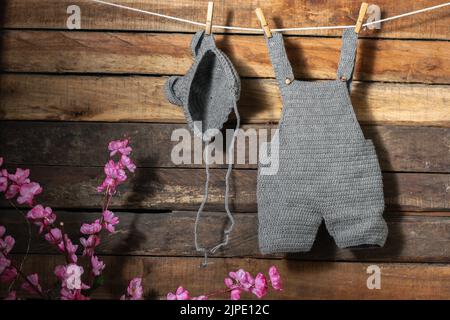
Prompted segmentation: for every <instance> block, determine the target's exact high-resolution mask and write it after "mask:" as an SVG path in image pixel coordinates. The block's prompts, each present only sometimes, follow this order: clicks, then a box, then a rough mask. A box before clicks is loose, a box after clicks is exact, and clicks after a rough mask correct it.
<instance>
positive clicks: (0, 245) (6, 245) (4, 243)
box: [0, 236, 16, 255]
mask: <svg viewBox="0 0 450 320" xmlns="http://www.w3.org/2000/svg"><path fill="white" fill-rule="evenodd" d="M15 243H16V240H14V238H13V237H11V236H6V237H5V238H4V239H0V250H1V251H3V253H4V254H5V255H7V254H8V253H10V252H11V250H12V248H13V247H14V244H15Z"/></svg>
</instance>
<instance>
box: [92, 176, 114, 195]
mask: <svg viewBox="0 0 450 320" xmlns="http://www.w3.org/2000/svg"><path fill="white" fill-rule="evenodd" d="M116 188H117V182H116V180H114V179H113V178H110V177H106V178H105V180H103V182H102V184H101V185H100V186H98V187H97V192H103V191H105V190H108V194H109V195H113V194H114V193H116Z"/></svg>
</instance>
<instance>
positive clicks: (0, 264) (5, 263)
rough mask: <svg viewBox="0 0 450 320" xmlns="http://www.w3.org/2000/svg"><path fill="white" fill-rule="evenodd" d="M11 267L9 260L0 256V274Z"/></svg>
mask: <svg viewBox="0 0 450 320" xmlns="http://www.w3.org/2000/svg"><path fill="white" fill-rule="evenodd" d="M10 265H11V260H8V259H6V258H5V257H4V256H3V255H1V256H0V274H2V273H3V271H5V269H6V268H8V267H9V266H10Z"/></svg>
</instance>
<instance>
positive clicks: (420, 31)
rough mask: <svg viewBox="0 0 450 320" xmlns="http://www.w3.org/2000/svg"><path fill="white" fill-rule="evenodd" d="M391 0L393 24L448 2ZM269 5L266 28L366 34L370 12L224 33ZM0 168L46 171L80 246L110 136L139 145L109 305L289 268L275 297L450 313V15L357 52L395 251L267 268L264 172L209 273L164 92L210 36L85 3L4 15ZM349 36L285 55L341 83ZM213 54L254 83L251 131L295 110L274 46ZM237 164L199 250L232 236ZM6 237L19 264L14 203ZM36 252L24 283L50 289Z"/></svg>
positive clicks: (244, 45)
mask: <svg viewBox="0 0 450 320" xmlns="http://www.w3.org/2000/svg"><path fill="white" fill-rule="evenodd" d="M114 2H115V3H119V4H123V5H128V6H133V7H136V8H140V9H146V10H153V11H157V12H161V13H165V14H170V15H175V16H179V17H183V18H187V19H192V20H196V21H203V20H204V17H205V14H206V1H203V0H201V1H199V0H171V1H158V0H139V1H138V0H115V1H114ZM441 2H442V1H440V0H427V1H406V0H399V1H388V0H378V1H377V3H376V4H377V5H379V6H380V7H381V9H382V15H383V17H387V16H393V15H397V14H401V13H404V12H408V11H412V10H416V9H420V8H423V7H426V6H431V5H436V4H439V3H441ZM71 4H76V5H79V6H80V7H81V14H82V25H81V27H82V30H77V31H68V30H67V29H66V19H67V16H68V15H67V13H66V10H67V7H68V6H69V5H71ZM258 5H260V6H261V7H262V8H263V9H264V11H265V12H266V15H267V18H268V20H269V23H270V25H272V26H276V27H296V26H315V25H336V24H339V25H340V24H352V23H354V22H355V18H356V16H357V13H358V10H359V5H360V2H359V1H353V0H339V1H309V0H295V1H282V0H268V1H263V2H261V3H259V1H255V0H252V1H244V2H243V1H237V0H229V1H225V0H223V1H219V0H218V1H215V8H216V9H215V23H217V24H228V25H235V26H253V27H257V26H258V23H257V21H256V17H255V16H254V13H253V10H254V9H255V8H256V7H257V6H258ZM0 6H1V8H0V15H1V17H0V19H1V26H2V32H1V38H0V40H1V42H0V68H1V70H2V73H1V75H0V119H1V125H0V154H1V155H3V156H4V157H5V158H6V165H7V166H8V167H10V168H13V167H16V166H20V167H28V168H31V170H32V179H33V180H37V181H40V182H41V183H42V185H43V186H44V188H45V192H44V194H43V195H42V196H40V197H39V199H40V200H41V201H42V202H43V203H45V204H47V205H50V206H52V207H53V208H55V209H57V210H58V212H59V214H60V216H61V217H62V219H63V220H64V221H65V222H66V228H67V230H68V232H69V233H70V234H71V235H73V236H74V237H75V238H76V237H78V228H79V225H80V222H81V221H86V220H91V219H94V218H95V217H96V216H97V215H98V213H97V212H98V209H99V204H100V201H101V197H100V196H99V195H97V194H96V192H95V186H96V185H97V184H98V183H99V182H100V179H101V175H102V166H103V164H104V162H105V161H106V159H107V154H106V152H105V151H106V150H105V147H106V145H107V142H108V141H109V140H111V139H117V138H120V137H122V136H124V135H128V136H130V137H131V139H132V141H133V146H134V148H135V154H134V156H135V159H136V162H137V165H138V170H137V172H136V174H135V175H134V176H133V177H132V178H131V179H130V181H129V182H128V183H127V184H125V185H124V186H123V188H122V189H121V192H120V196H119V197H116V198H115V199H114V201H113V203H112V207H113V208H114V210H115V211H116V212H117V214H118V215H119V216H120V219H121V225H120V228H119V232H118V233H117V234H116V235H114V236H110V237H106V239H105V240H104V242H103V244H102V245H101V247H100V249H99V251H100V253H101V254H102V255H103V256H104V259H105V260H106V262H107V265H108V268H107V270H106V275H107V279H106V281H107V283H108V284H107V285H106V286H105V287H103V288H102V289H101V291H99V292H98V293H97V295H96V297H98V298H117V297H119V296H120V294H121V292H122V291H123V290H124V288H125V286H126V282H127V281H128V280H129V279H130V278H131V277H133V276H135V275H139V274H142V275H143V276H144V286H145V290H146V296H147V297H149V298H161V297H164V296H165V294H166V293H167V292H168V291H171V290H174V289H175V288H176V287H177V285H178V284H183V285H184V286H185V287H187V288H189V289H190V290H191V292H193V293H203V292H207V291H214V290H217V289H219V288H220V287H221V286H222V279H223V277H224V275H225V274H226V272H227V271H228V270H230V269H233V268H238V267H244V268H247V269H248V270H250V271H253V272H256V271H261V270H264V269H267V268H268V267H269V266H270V265H272V264H275V265H277V266H279V267H280V270H281V273H282V275H283V277H284V280H285V286H286V289H285V290H284V291H283V292H282V293H281V294H277V295H272V296H270V297H271V298H284V299H307V298H316V299H327V298H329V299H339V298H344V299H355V298H356V299H359V298H364V299H365V298H374V299H390V298H397V299H406V298H443V299H447V298H450V240H449V239H450V237H449V235H450V110H449V106H450V91H449V88H450V86H449V85H450V42H449V39H450V30H449V25H450V11H449V10H448V9H447V10H441V11H434V12H430V13H425V14H422V15H417V16H414V17H408V18H405V19H402V20H396V21H393V22H390V23H386V24H383V25H382V29H381V30H379V31H365V32H363V34H362V35H361V37H362V39H361V40H360V42H359V52H358V57H357V68H356V71H355V81H354V83H353V92H352V97H351V98H352V100H353V103H354V107H355V111H356V114H357V117H358V120H359V121H360V122H361V124H362V126H363V131H364V134H365V135H366V137H367V138H370V139H373V141H374V143H375V146H376V150H377V153H378V156H379V159H380V164H381V167H382V170H383V177H384V190H385V198H386V205H387V206H386V207H387V208H386V213H385V217H386V219H387V221H388V224H389V238H388V241H387V244H386V246H385V247H384V248H382V249H376V250H367V249H365V250H357V251H355V250H341V249H337V248H336V246H335V245H334V243H333V241H332V239H331V238H330V237H329V235H328V234H327V233H326V231H325V230H321V231H320V232H319V236H318V240H317V241H316V244H315V246H314V248H313V250H312V252H310V253H307V254H293V255H288V256H282V255H271V256H262V255H260V254H259V252H258V249H257V248H258V246H257V228H256V225H257V213H256V195H255V190H256V170H255V169H256V168H255V166H254V165H248V164H244V165H238V169H237V170H234V171H233V175H232V185H231V193H230V194H231V199H230V203H231V207H232V209H233V210H234V211H235V212H237V213H236V221H237V227H236V229H235V231H234V232H233V234H232V238H231V244H230V246H228V247H227V248H225V249H224V250H223V251H220V252H219V253H218V254H217V255H216V256H215V257H214V258H212V259H211V260H212V264H211V265H210V266H209V267H208V268H207V269H206V270H201V271H199V270H198V264H199V263H200V261H201V259H200V257H198V254H197V253H196V252H195V249H194V247H193V222H194V219H195V210H196V209H197V207H198V205H199V203H200V201H201V198H202V194H203V181H204V170H203V168H202V166H198V165H192V166H188V165H183V166H176V165H174V164H173V163H172V162H171V161H170V151H171V148H172V147H173V145H174V143H173V142H171V141H170V135H171V132H172V131H173V130H174V129H177V128H182V127H185V124H184V117H183V114H182V111H181V109H179V108H177V107H174V106H172V105H170V104H169V103H168V102H167V100H166V99H165V98H164V95H163V91H162V88H163V85H164V82H165V81H166V79H167V77H168V76H170V75H174V74H184V73H185V72H186V70H187V69H188V68H189V66H190V64H191V56H190V50H189V48H188V45H189V41H190V39H191V37H192V34H193V32H195V30H196V28H194V27H192V26H190V25H186V24H180V23H176V22H172V21H169V20H163V19H160V18H154V17H148V16H144V15H142V14H138V13H133V12H127V11H124V10H119V9H117V8H111V7H107V6H101V5H98V4H95V3H92V2H90V1H88V0H3V1H2V3H1V4H0ZM340 33H341V31H339V30H338V31H336V30H329V31H320V32H316V31H314V32H313V31H308V32H302V33H300V32H290V33H289V37H287V38H286V40H285V41H286V46H287V49H288V55H289V57H290V59H291V62H292V64H293V67H294V70H295V74H296V77H297V78H301V79H306V80H326V79H333V78H334V77H335V70H336V67H337V61H338V58H339V48H340V38H339V36H340ZM216 38H217V43H218V45H219V47H220V48H221V49H223V50H224V51H225V52H226V53H228V54H229V56H230V58H231V60H232V61H233V63H234V64H235V65H236V67H237V69H238V71H239V73H240V75H241V77H242V79H243V83H242V85H243V90H242V91H243V96H242V99H241V101H240V104H239V108H240V111H241V114H242V118H243V122H244V127H245V128H246V129H250V128H253V129H260V128H275V127H276V125H277V121H278V120H279V117H280V109H281V100H280V96H279V92H278V88H277V86H276V84H275V81H274V79H273V71H272V67H271V65H270V63H269V59H268V54H267V49H266V46H265V42H264V39H263V37H262V36H261V35H257V34H251V33H246V34H244V33H242V32H235V31H233V32H227V34H226V35H225V34H218V35H217V36H216ZM224 175H225V170H224V167H223V166H220V165H218V166H215V167H214V169H213V170H212V186H211V196H210V203H209V204H208V206H207V210H208V212H207V213H206V214H205V219H204V223H203V225H202V227H201V234H202V237H203V239H206V240H207V242H210V243H213V242H215V241H217V240H218V239H217V237H216V235H218V234H220V231H221V228H222V227H223V225H224V223H225V215H224V213H223V206H222V204H223V191H224ZM0 207H1V208H2V209H1V213H0V223H1V224H5V225H6V226H8V229H9V230H10V232H11V233H12V234H14V236H16V238H17V240H18V243H17V246H16V249H15V251H14V253H15V254H16V255H17V258H20V255H21V254H23V253H24V251H25V248H26V245H25V243H26V231H25V230H26V225H25V224H24V222H23V220H22V219H21V217H20V216H19V215H18V214H17V213H15V212H14V211H13V210H11V208H10V207H9V206H8V203H7V202H5V201H0ZM55 254H56V253H55V252H54V251H53V250H51V249H49V247H48V246H47V245H46V244H45V243H44V242H43V241H42V240H40V239H39V238H36V237H34V238H33V241H32V247H31V256H30V257H29V260H28V261H27V264H26V268H27V270H38V271H39V272H40V273H41V275H42V277H43V281H44V283H51V282H52V281H53V278H52V270H53V266H54V265H55V264H56V262H57V261H58V259H59V257H58V256H57V255H55ZM374 263H375V264H378V265H379V266H380V267H381V270H382V289H381V290H368V289H367V288H366V279H367V276H368V275H367V274H366V268H367V266H368V265H370V264H374Z"/></svg>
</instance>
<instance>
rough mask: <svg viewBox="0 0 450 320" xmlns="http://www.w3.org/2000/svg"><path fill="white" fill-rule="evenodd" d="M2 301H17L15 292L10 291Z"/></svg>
mask: <svg viewBox="0 0 450 320" xmlns="http://www.w3.org/2000/svg"><path fill="white" fill-rule="evenodd" d="M3 300H17V295H16V292H15V291H10V292H9V293H8V295H7V296H6V297H5V299H3Z"/></svg>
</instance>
